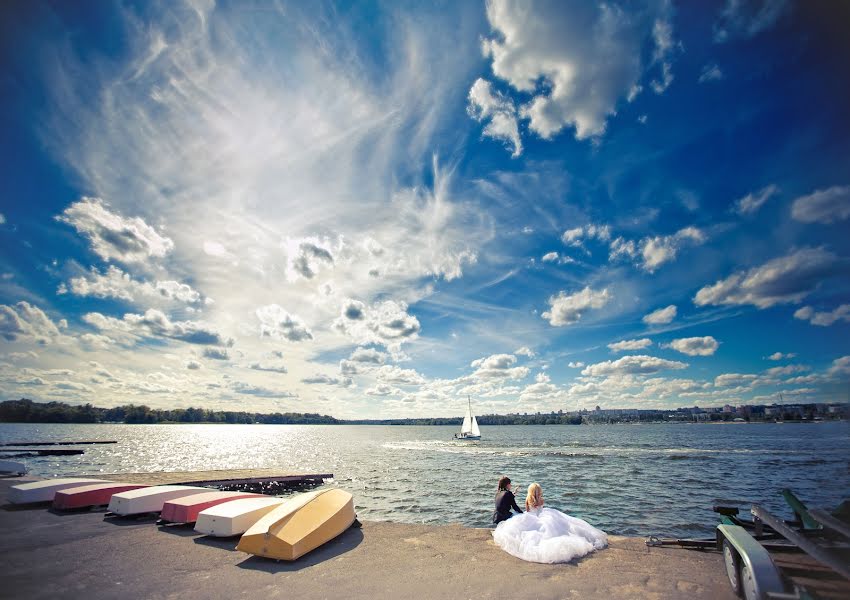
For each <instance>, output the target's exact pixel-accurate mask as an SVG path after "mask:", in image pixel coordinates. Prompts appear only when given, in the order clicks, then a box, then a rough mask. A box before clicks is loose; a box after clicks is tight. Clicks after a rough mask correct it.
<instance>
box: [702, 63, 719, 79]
mask: <svg viewBox="0 0 850 600" xmlns="http://www.w3.org/2000/svg"><path fill="white" fill-rule="evenodd" d="M722 79H723V71H721V70H720V67H719V66H717V63H709V64H707V65H705V66H704V67H703V68H702V71H701V72H700V74H699V83H707V82H709V81H720V80H722Z"/></svg>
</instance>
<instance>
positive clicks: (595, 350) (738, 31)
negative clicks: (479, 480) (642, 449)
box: [0, 0, 850, 419]
mask: <svg viewBox="0 0 850 600" xmlns="http://www.w3.org/2000/svg"><path fill="white" fill-rule="evenodd" d="M848 19H850V8H849V7H848V6H846V5H844V4H842V3H835V4H831V3H819V2H791V1H786V0H763V1H756V2H737V1H732V0H728V1H726V2H716V3H675V2H670V1H664V0H662V1H647V2H639V3H625V2H617V1H614V2H606V3H592V2H584V1H575V2H549V1H529V2H512V1H508V0H492V1H489V2H486V3H485V2H482V1H477V0H476V1H472V0H469V1H463V2H457V3H447V4H444V5H440V6H433V5H429V6H424V5H417V4H415V3H414V4H410V5H402V4H392V3H390V4H386V3H369V2H366V3H357V4H356V5H351V4H350V3H333V2H332V3H325V4H321V5H315V4H313V3H297V2H293V3H287V2H283V3H281V4H275V5H274V6H272V5H269V6H261V7H260V8H257V7H254V6H252V7H248V6H247V5H245V4H243V3H219V4H215V3H214V2H207V1H203V0H188V1H179V2H169V3H139V4H133V3H128V4H119V3H95V4H86V5H71V4H65V3H53V2H46V1H43V2H39V1H35V2H9V3H5V4H4V5H3V6H2V7H0V68H2V71H0V72H2V73H3V76H2V79H0V85H2V95H0V103H2V109H3V110H2V114H3V130H4V136H3V139H2V140H0V156H2V160H3V165H4V169H3V174H2V176H0V186H2V187H0V400H13V399H18V398H22V397H25V398H31V399H33V400H36V401H54V400H55V401H61V402H69V403H86V402H91V403H92V404H94V405H96V406H101V407H114V406H119V405H125V404H130V403H133V404H144V405H147V406H150V407H152V408H161V409H172V408H188V407H190V406H196V407H197V406H201V407H204V408H209V409H213V410H221V411H249V412H301V413H307V412H309V413H320V414H329V415H333V416H336V417H339V418H344V419H368V418H382V416H383V415H390V416H393V417H399V418H401V417H427V416H430V415H435V414H437V415H446V416H448V415H453V414H462V413H463V411H464V410H465V405H466V398H467V396H471V398H472V403H473V409H474V411H475V413H476V414H486V413H494V414H507V413H523V412H528V413H534V412H538V411H540V412H551V411H557V410H564V411H577V410H580V409H593V408H594V407H596V406H597V405H598V406H600V407H602V408H609V407H610V408H616V407H624V406H628V407H632V408H647V409H656V408H657V409H664V410H666V409H674V408H677V407H684V406H692V405H705V406H718V405H719V406H722V405H724V404H731V405H742V404H743V405H749V404H773V403H774V402H778V401H779V399H780V397H781V398H782V401H783V402H785V403H789V404H801V403H829V402H833V403H835V402H838V403H842V402H848V399H850V343H848V340H850V278H849V277H848V274H850V237H848V236H847V231H848V227H850V175H848V173H850V169H848V167H850V119H848V118H847V106H850V78H848V77H847V75H846V64H845V57H846V56H848V55H850V39H848V38H847V36H846V23H847V22H848ZM780 395H781V396H780Z"/></svg>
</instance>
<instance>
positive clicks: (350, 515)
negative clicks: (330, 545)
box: [236, 488, 355, 560]
mask: <svg viewBox="0 0 850 600" xmlns="http://www.w3.org/2000/svg"><path fill="white" fill-rule="evenodd" d="M354 519H355V514H354V497H353V496H352V495H351V494H350V493H348V492H346V491H345V490H341V489H339V488H333V489H329V490H319V491H316V492H308V493H306V494H301V495H299V496H296V497H295V498H292V499H290V500H287V501H286V502H284V503H283V504H281V505H280V506H278V507H276V508H275V509H273V510H272V511H271V512H269V513H268V514H266V515H265V516H264V517H262V518H261V519H260V520H259V521H257V522H256V523H255V524H254V525H253V526H252V527H251V528H250V529H248V530H247V531H246V532H245V534H244V535H243V536H242V538H241V539H240V540H239V544H238V545H237V546H236V549H237V550H241V551H242V552H247V553H248V554H255V555H257V556H265V557H268V558H276V559H279V560H295V559H297V558H298V557H300V556H303V555H304V554H307V553H308V552H310V551H311V550H315V549H316V548H318V547H319V546H321V545H322V544H324V543H326V542H329V541H330V540H332V539H334V538H335V537H336V536H338V535H339V534H341V533H342V532H344V531H345V530H346V529H348V528H349V527H351V525H352V524H353V523H354Z"/></svg>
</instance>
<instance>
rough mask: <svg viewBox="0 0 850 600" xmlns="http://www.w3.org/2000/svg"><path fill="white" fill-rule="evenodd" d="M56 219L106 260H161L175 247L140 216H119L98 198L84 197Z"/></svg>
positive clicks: (134, 261) (126, 261) (136, 261)
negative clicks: (80, 235)
mask: <svg viewBox="0 0 850 600" xmlns="http://www.w3.org/2000/svg"><path fill="white" fill-rule="evenodd" d="M56 219H57V220H59V221H62V222H63V223H67V224H68V225H71V226H72V227H73V228H74V229H76V230H77V232H79V233H80V234H82V235H84V236H85V237H86V238H88V240H89V243H90V244H91V247H92V250H93V251H94V252H95V253H96V254H97V255H98V256H100V257H101V258H102V259H103V260H105V261H110V260H117V261H119V262H123V263H140V262H144V261H147V260H149V259H151V258H162V257H164V256H165V255H166V254H168V253H169V252H171V250H172V249H173V248H174V242H172V241H171V240H170V239H169V238H167V237H165V236H162V235H160V234H159V232H157V230H156V229H154V228H153V227H151V226H150V225H148V224H147V223H146V222H145V221H144V220H143V219H142V218H141V217H133V218H125V217H122V216H121V215H119V214H118V213H115V212H112V211H110V210H109V208H108V207H107V205H106V204H105V203H104V202H103V200H101V199H100V198H88V197H83V198H82V199H81V200H79V201H77V202H75V203H73V204H71V205H70V206H69V207H68V208H66V209H65V210H64V211H63V213H62V214H61V215H59V216H57V217H56Z"/></svg>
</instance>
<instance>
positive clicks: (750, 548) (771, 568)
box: [717, 525, 785, 599]
mask: <svg viewBox="0 0 850 600" xmlns="http://www.w3.org/2000/svg"><path fill="white" fill-rule="evenodd" d="M724 539H725V540H727V541H728V542H729V543H730V544H731V545H732V547H733V548H735V550H736V552H737V553H738V556H739V557H740V559H741V563H742V564H745V565H746V566H747V568H748V569H749V571H750V573H751V574H752V576H753V585H754V587H755V592H756V598H759V599H763V598H764V599H766V598H769V597H776V596H780V595H782V596H784V595H785V584H784V582H783V581H782V576H781V575H780V573H779V569H777V568H776V565H775V564H774V562H773V559H772V558H770V554H769V553H768V552H767V550H765V548H764V546H762V545H761V544H759V543H758V542H757V541H756V540H755V539H754V538H753V536H751V535H750V534H749V533H748V532H747V530H746V529H744V528H743V527H741V526H739V525H718V526H717V546H718V547H720V546H721V545H722V543H723V540H724Z"/></svg>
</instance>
